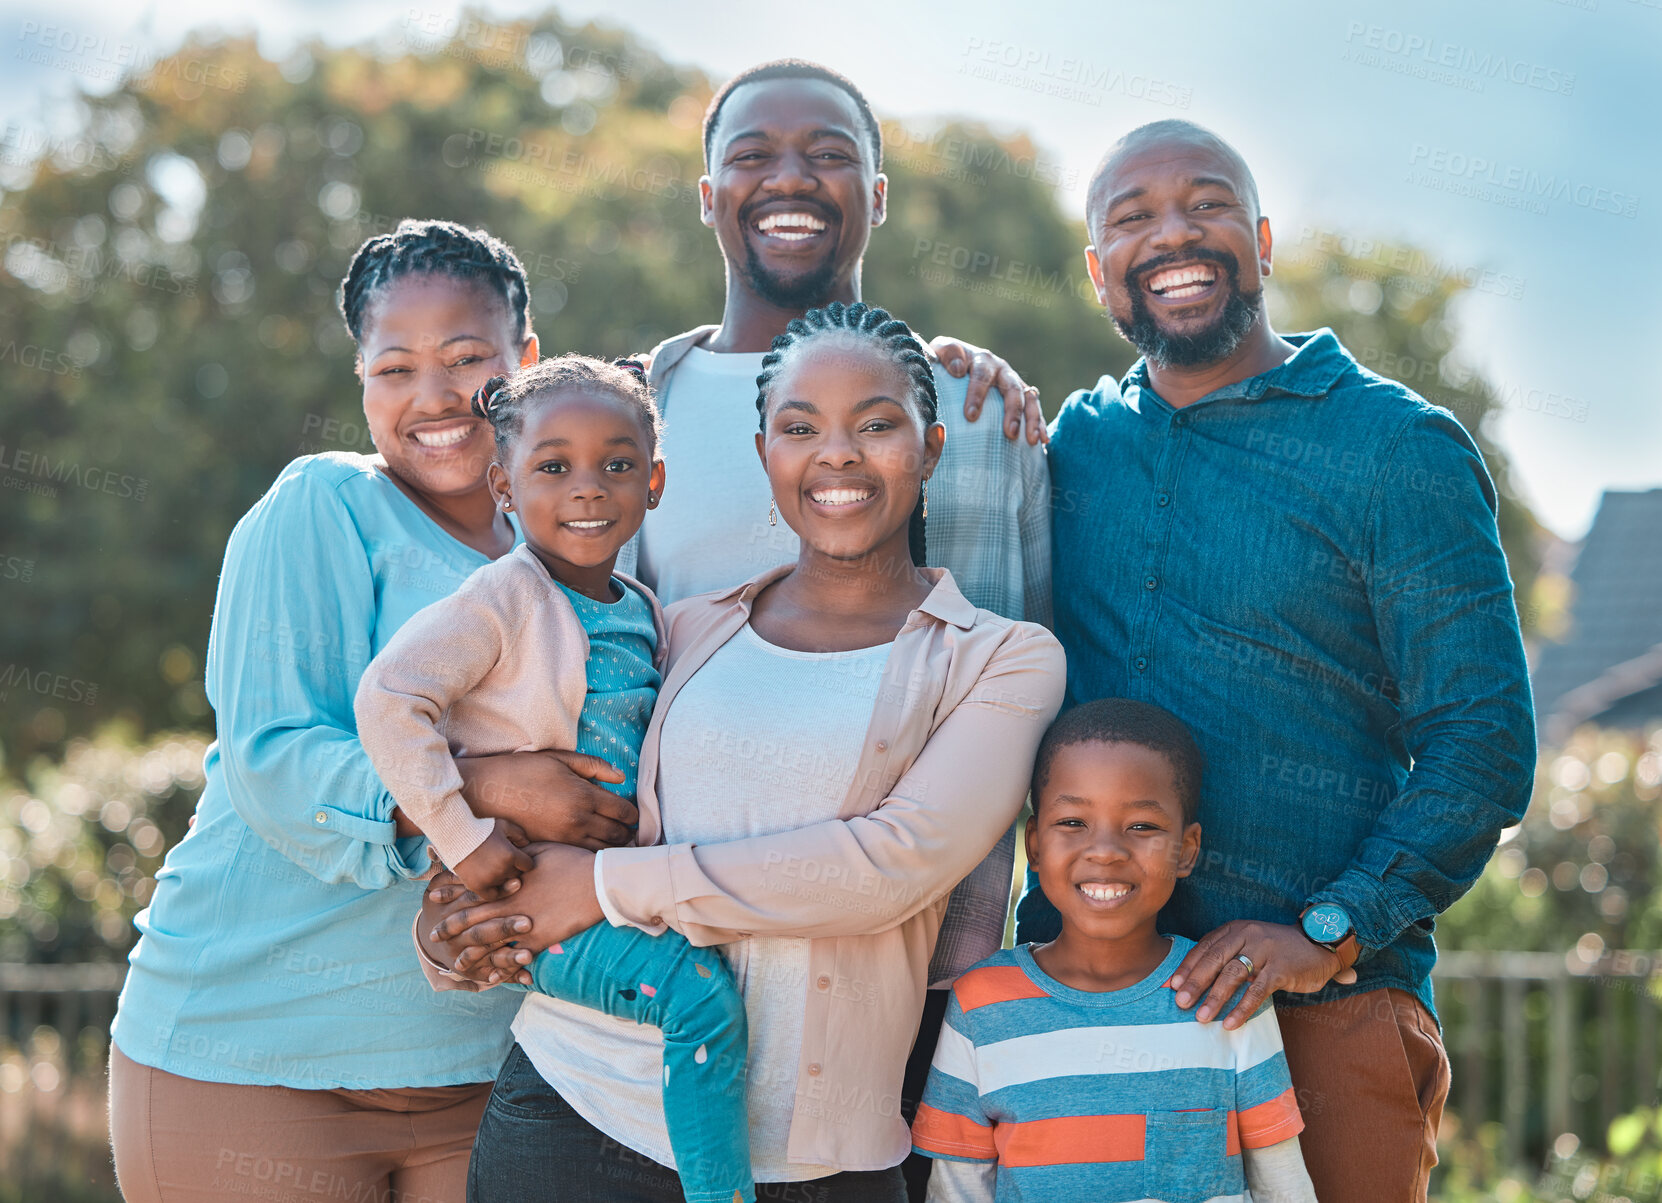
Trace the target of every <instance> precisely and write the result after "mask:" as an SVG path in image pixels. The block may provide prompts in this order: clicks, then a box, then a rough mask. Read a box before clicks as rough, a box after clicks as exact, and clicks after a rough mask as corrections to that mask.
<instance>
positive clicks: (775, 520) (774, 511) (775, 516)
mask: <svg viewBox="0 0 1662 1203" xmlns="http://www.w3.org/2000/svg"><path fill="white" fill-rule="evenodd" d="M768 525H769V526H778V525H779V503H778V502H777V501H775V500H774V499H773V498H771V497H769V498H768Z"/></svg>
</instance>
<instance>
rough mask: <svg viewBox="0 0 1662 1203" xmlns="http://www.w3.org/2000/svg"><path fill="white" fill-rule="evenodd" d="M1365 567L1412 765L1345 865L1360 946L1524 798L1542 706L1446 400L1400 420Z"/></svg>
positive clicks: (1474, 871)
mask: <svg viewBox="0 0 1662 1203" xmlns="http://www.w3.org/2000/svg"><path fill="white" fill-rule="evenodd" d="M1371 507H1372V512H1371V515H1370V519H1371V528H1372V557H1373V559H1372V564H1371V565H1370V571H1369V572H1368V580H1369V582H1370V589H1371V593H1372V597H1371V602H1372V606H1373V612H1374V617H1375V623H1376V627H1377V630H1378V633H1379V642H1380V648H1381V650H1382V652H1383V655H1384V660H1385V664H1386V667H1387V671H1388V673H1389V675H1390V677H1391V678H1392V682H1391V684H1392V687H1393V688H1394V690H1395V692H1396V694H1397V704H1398V709H1399V711H1400V713H1401V725H1400V731H1401V737H1402V739H1403V742H1404V744H1405V746H1406V748H1407V751H1408V754H1409V756H1410V757H1411V758H1412V764H1413V767H1412V769H1411V770H1410V772H1409V774H1408V778H1407V781H1406V782H1405V784H1404V786H1403V788H1402V790H1401V791H1400V792H1399V793H1398V794H1397V795H1396V797H1395V798H1394V799H1393V800H1392V801H1391V803H1390V804H1389V805H1388V806H1387V807H1386V808H1385V810H1384V811H1383V812H1382V813H1381V814H1380V815H1379V817H1378V819H1377V820H1376V822H1375V824H1374V827H1373V830H1372V832H1371V833H1370V834H1369V835H1368V837H1367V838H1366V839H1365V840H1364V841H1363V842H1362V844H1361V846H1360V847H1359V848H1358V850H1357V852H1356V855H1355V857H1354V858H1353V859H1352V860H1351V863H1350V864H1349V865H1348V866H1347V867H1346V868H1345V870H1344V871H1343V872H1342V873H1340V874H1339V876H1338V877H1337V878H1335V879H1334V880H1333V881H1332V882H1331V883H1330V884H1329V885H1328V886H1327V887H1326V888H1325V889H1322V890H1320V891H1319V892H1317V893H1316V894H1315V895H1314V898H1313V901H1332V902H1337V903H1339V904H1340V905H1342V906H1343V907H1344V908H1345V909H1346V910H1347V911H1348V912H1349V913H1350V916H1351V920H1352V922H1353V923H1354V924H1355V928H1356V934H1357V939H1358V941H1359V943H1360V944H1361V946H1362V956H1363V957H1366V956H1367V955H1368V954H1369V953H1370V952H1372V951H1375V950H1378V949H1380V948H1384V947H1386V946H1388V945H1390V944H1391V943H1392V942H1393V941H1394V940H1395V939H1396V938H1397V937H1398V935H1400V934H1401V933H1402V932H1403V931H1404V930H1405V929H1406V928H1407V927H1408V926H1409V925H1410V924H1414V923H1426V922H1428V921H1429V920H1430V919H1431V918H1432V917H1433V916H1434V915H1437V914H1439V913H1441V912H1442V911H1444V910H1446V909H1447V908H1448V907H1449V906H1450V905H1451V904H1453V903H1454V901H1455V900H1456V899H1458V898H1459V897H1460V896H1461V895H1462V894H1464V893H1465V892H1466V891H1467V890H1468V889H1469V888H1470V887H1471V885H1472V883H1473V882H1474V881H1476V879H1477V877H1478V875H1479V874H1481V873H1482V871H1483V867H1484V866H1485V865H1486V864H1487V863H1488V861H1489V857H1490V856H1491V855H1492V854H1493V852H1494V849H1495V845H1496V843H1497V842H1498V839H1499V835H1500V832H1501V829H1502V828H1504V827H1507V826H1510V825H1511V824H1514V823H1516V822H1518V821H1519V820H1520V819H1521V818H1522V817H1523V813H1524V810H1525V808H1526V807H1527V806H1528V804H1529V794H1530V789H1531V784H1532V781H1533V776H1534V767H1535V755H1536V748H1535V721H1534V713H1533V709H1532V706H1531V703H1530V692H1529V675H1528V666H1527V663H1526V662H1525V659H1524V649H1523V639H1522V635H1521V633H1520V631H1519V628H1518V617H1517V610H1516V607H1515V604H1514V601H1513V596H1512V581H1511V578H1510V577H1509V575H1508V573H1507V568H1506V559H1505V556H1504V555H1503V553H1502V552H1501V547H1500V538H1499V534H1498V533H1497V530H1496V526H1495V509H1496V497H1495V490H1494V485H1493V484H1492V483H1491V482H1490V480H1489V474H1488V472H1487V470H1486V469H1485V468H1484V466H1483V459H1482V456H1481V454H1480V453H1479V452H1478V450H1477V447H1476V446H1475V445H1474V444H1473V443H1472V441H1471V438H1470V436H1468V435H1467V434H1466V432H1465V430H1463V429H1462V428H1461V427H1460V425H1459V424H1458V423H1457V422H1455V421H1454V419H1453V418H1452V417H1449V416H1448V415H1446V414H1444V413H1442V412H1441V411H1437V410H1426V411H1423V412H1421V413H1418V414H1416V415H1414V416H1413V417H1412V418H1410V419H1409V421H1408V422H1406V423H1405V424H1404V426H1403V428H1402V429H1401V430H1400V431H1399V433H1398V437H1397V438H1396V440H1395V442H1394V444H1393V447H1392V449H1391V454H1390V459H1389V461H1388V465H1387V470H1386V472H1385V473H1384V474H1383V476H1382V478H1381V481H1380V484H1379V486H1378V487H1377V489H1376V492H1375V496H1374V498H1373V501H1372V503H1371Z"/></svg>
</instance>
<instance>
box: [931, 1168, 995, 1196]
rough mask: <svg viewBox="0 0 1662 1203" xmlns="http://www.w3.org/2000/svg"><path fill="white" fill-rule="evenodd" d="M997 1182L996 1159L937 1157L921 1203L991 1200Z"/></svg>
mask: <svg viewBox="0 0 1662 1203" xmlns="http://www.w3.org/2000/svg"><path fill="white" fill-rule="evenodd" d="M997 1185H998V1162H996V1161H957V1160H954V1159H952V1158H947V1157H941V1158H938V1159H937V1160H936V1162H935V1165H934V1167H933V1168H932V1169H930V1171H929V1194H928V1195H927V1196H926V1198H925V1200H924V1203H993V1199H994V1197H995V1194H996V1191H997Z"/></svg>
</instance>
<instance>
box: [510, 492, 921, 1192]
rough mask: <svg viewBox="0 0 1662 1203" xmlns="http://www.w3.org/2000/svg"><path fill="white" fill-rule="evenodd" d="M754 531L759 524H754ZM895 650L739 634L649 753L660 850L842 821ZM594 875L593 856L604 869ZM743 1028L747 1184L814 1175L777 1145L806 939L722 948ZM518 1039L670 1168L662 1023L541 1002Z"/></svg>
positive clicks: (574, 1097)
mask: <svg viewBox="0 0 1662 1203" xmlns="http://www.w3.org/2000/svg"><path fill="white" fill-rule="evenodd" d="M764 521H765V519H764ZM892 647H893V644H889V643H886V644H882V645H880V646H877V647H870V648H861V649H858V650H856V651H849V652H795V651H790V650H788V649H786V648H781V647H776V646H774V645H773V644H771V643H768V642H766V641H765V640H763V639H762V637H761V636H759V635H757V634H756V632H755V631H754V630H753V629H752V628H751V627H750V626H749V625H748V624H746V625H745V626H744V627H743V628H742V629H741V630H740V631H739V632H738V633H737V634H735V635H734V636H733V638H731V639H729V640H728V641H727V642H726V643H725V644H724V645H723V646H722V647H721V648H719V649H718V650H717V651H716V653H715V654H714V655H713V656H711V657H710V659H709V661H707V662H706V663H705V665H704V666H703V667H702V668H700V669H699V670H698V672H697V673H695V674H694V675H693V676H692V678H691V679H690V680H689V681H688V682H687V683H686V684H685V685H684V686H682V688H681V691H680V692H679V693H678V694H677V695H676V697H675V701H674V703H673V704H672V705H671V706H670V709H669V713H668V715H667V716H666V717H665V719H664V726H663V733H662V737H661V743H660V746H659V760H658V797H659V799H660V802H661V804H662V808H663V822H664V842H665V843H669V844H680V843H701V844H708V843H721V842H725V841H728V840H740V839H748V838H750V837H753V836H763V835H772V834H774V833H776V832H780V831H791V830H795V829H796V828H799V827H806V826H809V825H810V824H813V823H822V822H825V821H826V820H829V819H835V818H837V817H838V816H839V814H840V813H841V809H842V804H843V801H844V799H845V798H846V797H847V795H848V787H849V783H850V782H851V781H852V780H853V779H854V774H855V772H856V771H857V769H858V767H859V762H860V750H861V748H862V747H863V746H864V744H865V738H866V731H867V729H868V728H869V727H870V726H871V715H872V711H873V709H874V708H875V706H876V701H877V690H878V686H879V685H880V684H881V682H882V677H883V669H884V667H885V665H886V664H887V663H888V658H889V652H890V650H891V648H892ZM602 872H604V860H602ZM721 951H722V953H723V954H724V955H725V956H726V957H727V961H728V964H729V965H731V966H732V968H733V975H734V978H735V979H736V980H737V981H738V983H739V988H740V990H741V991H742V992H743V994H744V1003H745V1014H746V1017H747V1019H748V1021H749V1025H750V1063H749V1070H748V1078H747V1082H748V1086H747V1090H746V1097H747V1103H748V1109H749V1116H750V1159H751V1165H752V1168H753V1171H754V1174H755V1177H756V1180H757V1181H758V1182H800V1181H804V1180H806V1179H810V1178H823V1177H825V1176H826V1175H828V1174H833V1173H835V1172H836V1170H835V1169H834V1168H832V1167H829V1166H823V1165H812V1164H805V1163H800V1162H798V1163H793V1162H791V1161H790V1160H789V1158H788V1156H787V1154H786V1149H787V1146H788V1142H789V1138H790V1128H791V1115H792V1111H793V1108H794V1105H795V1097H796V1086H797V1062H798V1060H799V1058H800V1056H801V1052H802V1024H803V1011H804V1008H805V1005H806V1001H807V996H808V941H807V940H806V939H804V938H802V937H798V936H752V937H751V938H750V939H747V940H740V941H738V942H737V943H733V944H725V945H722V946H721ZM514 1036H515V1038H516V1039H517V1040H518V1041H519V1043H520V1045H521V1047H523V1048H524V1049H525V1052H526V1055H527V1056H528V1057H530V1059H531V1063H532V1064H533V1065H535V1066H536V1068H537V1072H539V1073H540V1074H542V1076H543V1078H544V1079H545V1080H547V1081H548V1083H549V1084H550V1085H552V1086H553V1087H554V1089H556V1090H557V1091H559V1092H560V1095H561V1097H563V1098H564V1099H565V1100H566V1101H567V1102H568V1103H570V1104H571V1106H572V1109H573V1110H575V1111H576V1112H577V1113H578V1114H579V1115H581V1116H582V1117H583V1118H584V1119H586V1120H587V1121H588V1122H589V1123H591V1124H593V1125H594V1126H595V1127H596V1128H598V1129H600V1130H601V1131H602V1132H604V1133H606V1135H608V1136H610V1137H611V1138H612V1139H613V1140H616V1141H618V1142H619V1143H621V1144H623V1145H625V1146H626V1147H628V1148H631V1149H634V1150H636V1151H637V1152H640V1153H644V1154H645V1155H646V1156H648V1157H650V1158H652V1159H653V1160H654V1161H657V1162H660V1163H661V1164H664V1165H668V1166H672V1167H673V1165H674V1164H675V1163H674V1157H673V1154H672V1153H671V1151H670V1147H669V1136H668V1129H667V1127H666V1125H665V1123H664V1107H663V1088H662V1085H661V1083H662V1082H663V1069H664V1041H663V1036H662V1034H661V1033H660V1032H659V1031H658V1029H657V1028H653V1027H647V1026H643V1025H641V1024H636V1023H630V1022H628V1021H627V1020H622V1019H617V1018H614V1017H613V1016H610V1015H606V1014H604V1013H603V1012H600V1011H593V1010H590V1009H588V1008H586V1007H579V1006H576V1005H574V1004H571V1003H564V1002H560V1001H558V1000H555V999H551V998H548V997H546V996H544V995H540V994H532V995H529V996H527V999H526V1003H525V1006H524V1008H523V1009H522V1010H521V1011H520V1013H519V1016H518V1018H516V1019H515V1021H514Z"/></svg>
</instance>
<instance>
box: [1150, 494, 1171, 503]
mask: <svg viewBox="0 0 1662 1203" xmlns="http://www.w3.org/2000/svg"><path fill="white" fill-rule="evenodd" d="M1154 504H1155V505H1170V504H1171V494H1170V493H1156V494H1155V495H1154Z"/></svg>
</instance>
